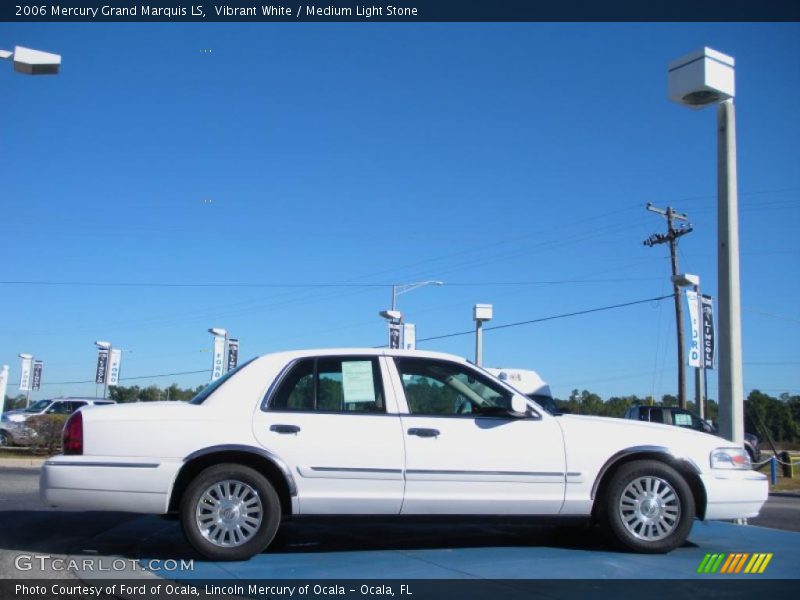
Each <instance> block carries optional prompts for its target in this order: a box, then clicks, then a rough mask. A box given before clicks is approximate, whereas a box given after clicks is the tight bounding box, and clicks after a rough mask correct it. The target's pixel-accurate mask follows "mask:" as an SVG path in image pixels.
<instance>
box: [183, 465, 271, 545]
mask: <svg viewBox="0 0 800 600" xmlns="http://www.w3.org/2000/svg"><path fill="white" fill-rule="evenodd" d="M180 512H181V525H182V527H183V532H184V534H185V535H186V539H187V540H188V541H189V543H190V544H191V545H192V546H193V547H194V548H195V550H197V551H198V552H199V553H200V554H202V555H203V556H205V557H206V558H210V559H212V560H246V559H248V558H250V557H251V556H253V555H255V554H258V553H259V552H262V551H263V550H265V549H266V548H267V546H269V544H270V542H272V539H273V538H274V537H275V533H276V532H277V531H278V526H279V525H280V521H281V505H280V500H279V498H278V493H277V492H276V491H275V488H274V487H273V486H272V484H271V483H270V482H269V480H268V479H267V478H266V477H264V475H262V474H261V473H259V472H258V471H256V470H255V469H251V468H250V467H245V466H242V465H237V464H230V463H225V464H220V465H214V466H212V467H209V468H207V469H205V470H204V471H202V472H200V474H199V475H198V476H197V477H195V478H194V480H192V482H191V483H190V484H189V486H188V487H187V488H186V491H185V492H184V494H183V498H182V500H181V509H180Z"/></svg>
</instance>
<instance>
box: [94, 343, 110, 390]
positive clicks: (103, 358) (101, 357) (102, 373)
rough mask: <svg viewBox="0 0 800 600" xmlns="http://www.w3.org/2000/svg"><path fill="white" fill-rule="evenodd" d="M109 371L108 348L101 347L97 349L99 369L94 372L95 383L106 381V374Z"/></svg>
mask: <svg viewBox="0 0 800 600" xmlns="http://www.w3.org/2000/svg"><path fill="white" fill-rule="evenodd" d="M107 373H108V350H107V349H106V348H100V350H98V351H97V370H96V371H95V374H94V382H95V383H105V382H106V374H107Z"/></svg>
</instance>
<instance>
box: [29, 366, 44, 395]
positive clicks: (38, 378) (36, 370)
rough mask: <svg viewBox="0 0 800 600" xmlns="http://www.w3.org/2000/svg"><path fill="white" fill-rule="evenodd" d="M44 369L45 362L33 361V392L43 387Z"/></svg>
mask: <svg viewBox="0 0 800 600" xmlns="http://www.w3.org/2000/svg"><path fill="white" fill-rule="evenodd" d="M42 369H44V361H41V360H35V361H33V382H32V385H31V389H32V390H38V389H40V388H41V386H42Z"/></svg>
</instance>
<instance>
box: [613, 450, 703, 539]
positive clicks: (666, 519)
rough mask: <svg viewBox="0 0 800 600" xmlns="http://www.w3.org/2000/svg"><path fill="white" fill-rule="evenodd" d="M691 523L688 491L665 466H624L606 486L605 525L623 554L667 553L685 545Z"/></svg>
mask: <svg viewBox="0 0 800 600" xmlns="http://www.w3.org/2000/svg"><path fill="white" fill-rule="evenodd" d="M693 520H694V498H693V496H692V491H691V489H689V485H688V484H687V483H686V480H685V479H684V478H683V476H681V474H680V473H678V471H676V470H675V469H673V468H672V467H670V466H669V465H667V464H665V463H662V462H658V461H654V460H637V461H633V462H630V463H627V464H625V465H622V466H621V467H620V468H619V469H618V470H617V471H616V473H614V475H613V476H612V478H611V481H610V482H609V484H608V485H607V486H606V487H605V493H604V497H603V521H604V525H605V528H606V530H607V531H608V533H609V534H610V536H611V538H612V540H613V541H614V542H616V543H617V544H618V545H619V546H621V547H622V548H623V549H625V550H632V551H635V552H648V553H662V552H669V551H670V550H673V549H675V548H677V547H678V546H680V545H681V544H683V542H684V541H685V540H686V538H687V536H688V535H689V531H690V530H691V528H692V521H693Z"/></svg>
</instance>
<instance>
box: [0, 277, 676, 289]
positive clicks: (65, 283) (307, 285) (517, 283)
mask: <svg viewBox="0 0 800 600" xmlns="http://www.w3.org/2000/svg"><path fill="white" fill-rule="evenodd" d="M655 279H660V278H658V277H617V278H610V279H543V280H535V281H458V282H453V283H447V284H446V285H447V286H448V287H502V286H509V287H510V286H526V285H568V284H573V283H620V282H625V281H652V280H655ZM0 285H33V286H64V287H66V286H74V287H156V288H158V287H163V288H195V287H200V288H226V287H228V288H389V287H392V286H393V285H396V284H392V283H251V282H242V283H166V282H122V281H117V282H103V281H0Z"/></svg>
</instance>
